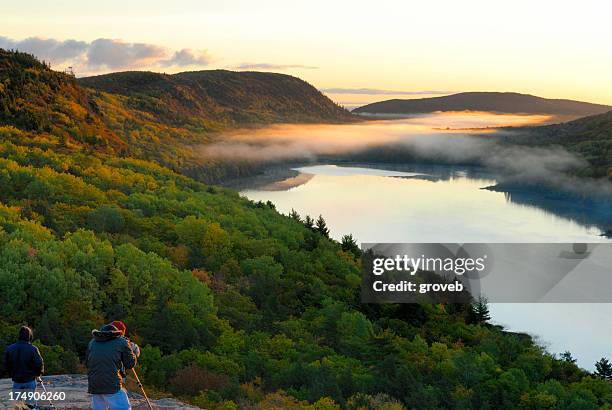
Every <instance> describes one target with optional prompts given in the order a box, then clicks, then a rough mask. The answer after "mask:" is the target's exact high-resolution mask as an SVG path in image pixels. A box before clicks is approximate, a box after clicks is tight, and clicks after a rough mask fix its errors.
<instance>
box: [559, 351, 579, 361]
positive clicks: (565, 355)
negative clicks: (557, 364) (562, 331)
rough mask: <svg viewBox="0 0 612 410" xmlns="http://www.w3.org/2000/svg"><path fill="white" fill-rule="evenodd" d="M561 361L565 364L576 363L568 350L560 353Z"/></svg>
mask: <svg viewBox="0 0 612 410" xmlns="http://www.w3.org/2000/svg"><path fill="white" fill-rule="evenodd" d="M561 360H563V361H564V362H567V363H572V364H573V363H576V359H574V356H572V353H571V352H570V351H569V350H566V351H565V352H563V353H561Z"/></svg>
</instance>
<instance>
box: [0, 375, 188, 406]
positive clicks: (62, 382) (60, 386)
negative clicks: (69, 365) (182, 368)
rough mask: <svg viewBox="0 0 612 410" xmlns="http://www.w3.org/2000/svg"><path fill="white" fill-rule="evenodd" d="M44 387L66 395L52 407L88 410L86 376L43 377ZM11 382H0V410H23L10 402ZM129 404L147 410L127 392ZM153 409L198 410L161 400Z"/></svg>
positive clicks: (134, 396) (136, 398)
mask: <svg viewBox="0 0 612 410" xmlns="http://www.w3.org/2000/svg"><path fill="white" fill-rule="evenodd" d="M43 381H44V383H45V387H46V388H47V391H49V392H54V393H55V392H57V393H59V392H64V393H65V394H66V399H65V400H62V401H60V400H56V401H54V402H53V405H54V406H55V408H56V409H63V410H76V409H79V410H80V409H90V408H91V404H90V403H91V401H90V400H91V399H90V396H89V394H88V393H87V376H85V375H81V374H69V375H59V376H45V377H43ZM11 387H12V382H11V380H9V379H1V380H0V409H1V410H5V409H7V410H8V409H25V408H27V407H24V405H23V403H18V402H12V401H10V392H11ZM37 391H42V389H41V387H40V384H38V390H37ZM129 396H130V402H131V403H132V409H134V410H148V407H147V403H146V402H145V400H144V398H143V396H142V395H140V394H138V393H136V392H129ZM151 402H152V404H153V408H154V409H155V410H179V409H186V410H189V409H193V410H195V409H198V407H194V406H190V405H188V404H185V403H182V402H180V401H178V400H176V399H172V398H163V399H157V400H151ZM38 405H39V408H40V409H51V408H52V407H51V405H50V403H49V402H48V401H44V402H40V403H38Z"/></svg>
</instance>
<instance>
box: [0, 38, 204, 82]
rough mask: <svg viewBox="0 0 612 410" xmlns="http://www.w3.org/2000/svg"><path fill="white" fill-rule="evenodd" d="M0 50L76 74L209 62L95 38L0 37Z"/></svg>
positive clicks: (194, 54) (186, 52)
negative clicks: (71, 69)
mask: <svg viewBox="0 0 612 410" xmlns="http://www.w3.org/2000/svg"><path fill="white" fill-rule="evenodd" d="M0 48H4V49H15V50H19V51H23V52H27V53H31V54H34V55H35V56H36V57H38V58H40V59H43V60H45V61H48V62H50V63H51V64H52V65H64V66H73V67H74V69H75V71H76V72H77V73H78V74H93V73H100V72H104V71H110V70H125V69H151V68H162V67H164V68H167V67H177V68H180V67H198V66H199V67H201V66H206V65H208V64H209V62H210V56H209V55H208V53H207V52H206V51H203V50H200V51H196V50H191V49H188V48H183V49H181V50H177V51H174V50H170V49H168V48H166V47H163V46H160V45H157V44H150V43H130V42H126V41H123V40H117V39H109V38H99V39H96V40H93V41H92V42H86V41H79V40H63V41H60V40H56V39H52V38H41V37H29V38H26V39H23V40H14V39H11V38H8V37H3V36H0Z"/></svg>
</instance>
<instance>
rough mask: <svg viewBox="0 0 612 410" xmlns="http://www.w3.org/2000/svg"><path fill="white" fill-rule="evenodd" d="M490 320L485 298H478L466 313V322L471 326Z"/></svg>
mask: <svg viewBox="0 0 612 410" xmlns="http://www.w3.org/2000/svg"><path fill="white" fill-rule="evenodd" d="M489 320H491V314H490V313H489V306H488V301H487V298H485V297H484V296H480V297H479V298H478V300H477V301H475V302H474V303H472V305H471V306H470V310H469V312H468V322H469V323H473V324H483V323H486V322H488V321H489Z"/></svg>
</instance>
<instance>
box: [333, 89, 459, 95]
mask: <svg viewBox="0 0 612 410" xmlns="http://www.w3.org/2000/svg"><path fill="white" fill-rule="evenodd" d="M321 91H322V92H324V93H330V94H367V95H380V94H383V95H386V94H393V95H447V94H453V93H455V92H456V91H434V90H431V91H429V90H425V91H400V90H381V89H377V88H325V89H323V90H321Z"/></svg>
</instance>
